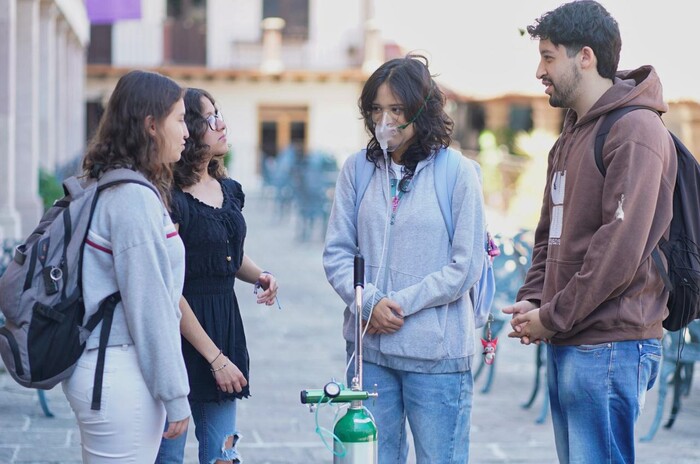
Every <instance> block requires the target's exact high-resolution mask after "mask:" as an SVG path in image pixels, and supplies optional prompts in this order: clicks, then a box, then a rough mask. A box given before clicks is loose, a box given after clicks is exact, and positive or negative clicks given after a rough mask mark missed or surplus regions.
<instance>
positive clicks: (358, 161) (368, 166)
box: [354, 150, 376, 227]
mask: <svg viewBox="0 0 700 464" xmlns="http://www.w3.org/2000/svg"><path fill="white" fill-rule="evenodd" d="M375 168H376V166H375V165H374V163H372V162H371V161H369V160H368V159H367V152H366V151H365V150H362V151H360V152H358V153H356V154H355V178H354V187H355V227H357V215H358V213H359V212H360V203H361V202H362V197H364V196H365V191H366V190H367V186H369V181H370V180H371V179H372V174H374V169H375Z"/></svg>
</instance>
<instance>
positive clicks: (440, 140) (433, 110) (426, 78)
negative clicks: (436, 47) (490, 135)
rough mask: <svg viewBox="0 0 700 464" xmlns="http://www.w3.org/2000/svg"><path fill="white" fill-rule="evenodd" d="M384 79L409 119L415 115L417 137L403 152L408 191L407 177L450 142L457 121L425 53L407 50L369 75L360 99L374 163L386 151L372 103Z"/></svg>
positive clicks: (404, 185) (403, 184) (402, 185)
mask: <svg viewBox="0 0 700 464" xmlns="http://www.w3.org/2000/svg"><path fill="white" fill-rule="evenodd" d="M385 83H386V84H387V85H388V86H389V87H390V88H391V91H392V93H393V94H394V96H395V97H396V98H397V99H398V100H399V101H400V102H401V103H402V104H403V106H404V114H405V115H406V120H407V122H409V121H411V120H412V119H414V120H413V127H414V131H415V137H414V139H413V141H412V142H411V144H410V145H409V146H408V148H407V149H406V152H404V154H403V155H402V156H401V162H402V163H403V165H404V176H403V178H402V179H401V182H400V184H399V186H400V188H401V190H403V191H406V190H407V189H408V181H409V180H410V179H412V178H413V174H414V173H415V171H416V166H418V163H419V162H420V161H423V160H424V159H426V158H428V157H429V156H431V155H432V154H433V153H435V152H437V151H438V150H439V149H440V148H441V147H443V146H444V147H448V146H449V145H450V143H451V141H452V137H451V135H452V128H453V127H454V122H453V121H452V119H451V118H450V117H449V116H448V115H447V113H445V101H446V99H445V94H444V93H443V92H442V90H440V87H438V85H437V83H435V81H434V80H433V76H432V75H431V74H430V71H429V70H428V59H427V58H426V57H424V56H422V55H417V54H408V55H406V57H404V58H396V59H393V60H389V61H387V62H386V63H384V64H383V65H381V66H380V67H379V68H378V69H377V70H376V71H374V73H372V75H371V76H370V77H369V79H367V82H365V85H364V87H363V88H362V94H361V95H360V99H359V100H358V106H359V107H360V113H361V114H362V118H363V119H364V121H365V128H366V129H367V132H368V133H369V134H371V135H372V138H371V139H370V140H369V142H368V143H367V159H368V160H369V161H372V162H373V163H374V164H375V165H377V166H379V159H380V158H382V157H383V153H382V149H381V148H380V147H379V142H377V138H376V136H375V134H374V126H375V125H374V121H372V105H373V104H374V100H375V98H376V97H377V90H378V89H379V87H380V86H381V85H382V84H385Z"/></svg>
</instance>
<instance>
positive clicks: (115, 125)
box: [83, 70, 183, 206]
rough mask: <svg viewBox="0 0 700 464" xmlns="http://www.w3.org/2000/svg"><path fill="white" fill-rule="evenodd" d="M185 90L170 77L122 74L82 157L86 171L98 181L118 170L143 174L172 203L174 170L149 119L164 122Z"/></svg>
mask: <svg viewBox="0 0 700 464" xmlns="http://www.w3.org/2000/svg"><path fill="white" fill-rule="evenodd" d="M182 93H183V90H182V88H181V87H180V86H179V85H178V84H177V83H176V82H175V81H173V80H172V79H170V78H168V77H165V76H163V75H161V74H158V73H154V72H147V71H139V70H136V71H130V72H128V73H127V74H125V75H123V76H122V77H121V78H120V79H119V81H118V82H117V85H116V86H115V87H114V91H113V92H112V95H111V96H110V98H109V102H108V103H107V108H106V110H105V112H104V114H103V115H102V118H101V119H100V123H99V125H98V127H97V131H96V132H95V136H94V137H93V138H92V140H91V141H90V144H89V145H88V148H87V151H86V153H85V156H84V157H83V173H84V176H86V177H89V178H98V177H99V176H100V175H101V174H102V173H103V172H105V171H108V170H110V169H115V168H129V169H133V170H134V171H138V172H141V173H142V174H143V175H144V176H146V178H147V179H148V180H149V181H151V182H152V183H153V185H155V186H156V188H157V189H158V190H159V191H160V194H161V196H162V198H163V201H164V202H165V204H166V206H167V205H168V204H169V199H170V188H171V185H172V179H173V175H172V170H171V168H170V165H169V164H168V163H164V162H163V160H162V158H161V154H160V152H159V146H162V145H163V141H162V140H158V138H159V137H157V136H156V137H152V136H151V135H150V134H149V133H148V131H147V130H146V125H145V120H146V118H147V117H149V116H151V117H153V118H154V119H155V120H156V122H162V121H163V120H165V118H167V117H168V115H169V114H170V112H171V111H172V109H173V105H175V103H177V102H178V100H180V99H181V98H182Z"/></svg>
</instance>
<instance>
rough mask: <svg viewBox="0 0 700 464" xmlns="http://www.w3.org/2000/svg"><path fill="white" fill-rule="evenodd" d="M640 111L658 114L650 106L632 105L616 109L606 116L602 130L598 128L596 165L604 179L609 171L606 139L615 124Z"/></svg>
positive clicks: (595, 147) (595, 148)
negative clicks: (605, 150) (631, 113)
mask: <svg viewBox="0 0 700 464" xmlns="http://www.w3.org/2000/svg"><path fill="white" fill-rule="evenodd" d="M638 109H647V110H649V111H654V112H655V113H657V112H656V110H654V109H652V108H649V107H648V106H641V105H632V106H623V107H621V108H617V109H614V110H612V111H611V112H609V113H608V114H606V115H605V116H604V119H603V123H602V124H601V125H600V128H598V133H597V134H596V136H595V146H594V150H595V151H594V153H595V164H596V166H598V171H600V173H601V174H602V175H603V177H605V174H606V173H607V169H606V168H605V165H604V164H603V146H604V145H605V139H606V138H607V137H608V133H609V132H610V129H612V126H613V124H615V123H616V122H617V120H618V119H620V118H621V117H623V116H624V115H626V114H627V113H629V112H630V111H634V110H638ZM657 114H658V113H657Z"/></svg>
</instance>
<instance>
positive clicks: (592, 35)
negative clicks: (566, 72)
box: [527, 0, 622, 79]
mask: <svg viewBox="0 0 700 464" xmlns="http://www.w3.org/2000/svg"><path fill="white" fill-rule="evenodd" d="M527 32H528V34H530V37H532V38H533V39H543V40H549V41H551V42H552V43H553V44H554V45H563V46H564V47H566V54H567V56H568V57H569V58H571V57H573V56H574V55H576V54H577V53H578V52H579V51H580V50H581V49H582V48H583V47H591V49H592V50H593V53H595V56H596V58H597V59H598V66H597V69H598V74H600V75H601V77H605V78H608V79H613V78H614V77H615V73H616V72H617V66H618V64H619V63H620V50H621V48H622V38H621V37H620V28H619V26H618V24H617V21H616V20H615V18H613V17H612V16H610V13H608V11H607V10H606V9H605V8H603V6H602V5H601V4H600V3H598V2H595V1H593V0H579V1H574V2H571V3H565V4H564V5H562V6H560V7H558V8H556V9H554V10H552V11H549V12H547V13H545V14H543V15H542V16H540V17H539V19H537V20H536V21H535V24H533V25H530V26H528V27H527Z"/></svg>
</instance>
